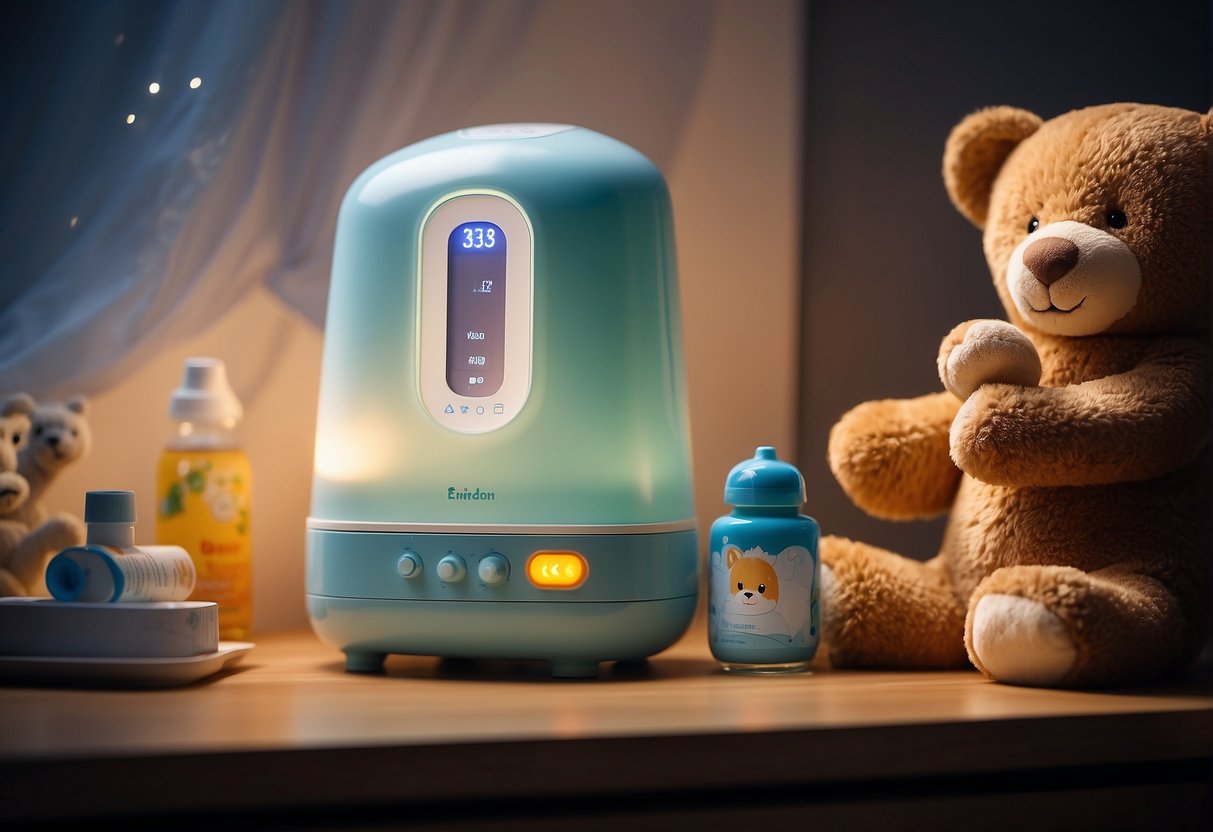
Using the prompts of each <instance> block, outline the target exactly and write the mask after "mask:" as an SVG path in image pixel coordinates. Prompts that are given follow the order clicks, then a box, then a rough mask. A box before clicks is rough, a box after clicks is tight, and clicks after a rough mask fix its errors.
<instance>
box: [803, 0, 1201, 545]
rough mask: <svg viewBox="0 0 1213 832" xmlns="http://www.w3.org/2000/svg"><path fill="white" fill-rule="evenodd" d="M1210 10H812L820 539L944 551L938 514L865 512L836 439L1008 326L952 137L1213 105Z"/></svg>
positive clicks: (810, 265) (1161, 6)
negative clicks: (968, 127)
mask: <svg viewBox="0 0 1213 832" xmlns="http://www.w3.org/2000/svg"><path fill="white" fill-rule="evenodd" d="M1209 5H1210V4H1209V3H1208V2H1207V0H1158V1H1157V2H1150V3H1140V2H1138V3H1131V2H1123V1H1122V0H1113V1H1112V2H1074V1H1073V0H1062V1H1061V2H1050V3H1046V4H1041V5H1025V4H1022V3H1019V4H984V3H973V2H961V0H927V2H922V3H898V2H871V1H869V2H846V0H812V1H811V2H810V4H809V6H808V26H807V40H808V43H807V47H806V48H807V61H806V101H805V118H806V121H805V156H804V199H805V202H804V220H805V231H804V251H803V266H804V291H803V298H802V305H803V317H802V325H803V335H802V354H801V397H802V398H801V404H800V425H799V430H800V435H799V460H798V462H799V465H800V467H801V471H802V472H803V473H804V476H805V480H806V485H807V487H808V502H807V503H806V506H805V510H806V512H807V513H809V514H811V515H813V516H814V517H816V518H817V519H818V520H819V521H820V522H821V524H822V528H823V531H824V532H826V533H835V534H842V535H846V536H848V537H853V538H857V539H862V540H865V541H868V542H870V543H874V544H877V545H880V546H884V547H886V548H890V549H893V550H894V551H898V552H901V553H903V554H906V555H911V556H914V557H918V558H926V557H930V556H932V555H934V554H935V551H936V549H937V547H938V543H939V537H940V534H941V532H942V528H943V521H942V519H938V520H932V521H926V522H908V523H891V522H886V521H880V520H876V519H874V518H870V517H868V516H867V515H865V514H864V513H863V512H861V511H860V510H859V509H857V508H855V507H854V506H853V505H852V504H851V503H850V501H849V500H848V499H847V497H846V495H845V494H843V492H842V490H841V489H840V488H839V487H838V484H837V483H836V482H835V480H834V478H833V476H832V475H831V474H830V471H829V468H828V466H827V464H826V442H827V437H828V435H829V430H830V427H831V426H832V425H833V424H834V422H835V421H836V420H837V418H838V417H839V416H840V415H842V413H843V412H845V411H846V410H847V409H849V408H850V407H852V406H854V405H855V404H857V403H859V402H861V401H865V400H867V399H873V398H892V397H908V396H915V395H919V394H922V393H927V392H931V391H934V390H939V389H941V386H940V383H939V380H938V377H937V376H936V372H935V354H936V351H937V350H938V347H939V341H940V339H941V338H942V337H943V336H944V335H945V334H947V332H948V331H949V330H950V329H951V328H952V327H953V326H954V325H955V324H957V323H959V322H960V321H963V320H966V319H968V318H978V317H999V318H1001V317H1004V314H1003V311H1002V307H1001V306H1000V305H999V303H998V300H997V297H996V295H995V293H994V287H993V284H992V282H991V277H990V274H989V270H988V269H987V267H986V264H985V260H984V257H983V256H982V251H981V233H980V232H979V231H978V230H977V229H976V228H974V227H973V226H971V225H970V224H969V223H968V222H967V221H966V220H965V219H964V218H963V217H961V216H960V215H959V214H958V213H956V211H955V210H954V209H953V208H952V206H951V203H950V202H949V201H948V197H947V194H946V192H945V191H944V187H943V177H942V174H941V172H940V170H941V163H942V159H943V147H944V142H945V140H946V138H947V135H948V131H949V130H950V129H951V128H952V126H953V125H954V124H956V123H957V122H958V121H959V120H960V119H961V118H963V117H964V116H965V115H967V114H968V113H969V112H971V111H973V110H975V109H978V108H979V107H984V106H989V105H994V104H1010V105H1014V106H1019V107H1024V108H1027V109H1030V110H1032V111H1034V112H1036V113H1038V114H1039V115H1041V116H1042V117H1044V118H1049V117H1052V116H1055V115H1058V114H1060V113H1062V112H1065V111H1067V110H1070V109H1075V108H1078V107H1084V106H1088V105H1091V104H1103V103H1108V102H1114V101H1141V102H1148V103H1156V104H1166V105H1170V106H1177V107H1186V108H1189V109H1192V110H1199V111H1204V110H1207V109H1209V107H1210V104H1213V100H1211V99H1210V91H1211V86H1213V85H1211V74H1213V69H1211V64H1210V40H1211V37H1210V35H1211V30H1210V11H1209Z"/></svg>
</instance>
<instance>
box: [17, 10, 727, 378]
mask: <svg viewBox="0 0 1213 832" xmlns="http://www.w3.org/2000/svg"><path fill="white" fill-rule="evenodd" d="M713 11H714V4H712V3H710V2H705V1H704V0H664V2H658V3H649V2H644V1H643V0H636V2H617V3H598V2H593V0H565V1H564V2H561V0H547V2H544V1H543V0H497V1H496V2H494V1H493V0H358V2H344V0H96V1H95V2H88V1H87V0H51V1H49V2H48V0H38V2H29V3H23V4H18V5H16V6H12V7H9V8H8V9H6V14H8V16H9V25H8V26H7V27H6V28H5V30H4V34H3V35H2V38H3V43H4V48H3V49H2V50H0V89H2V90H3V92H4V98H3V101H4V102H5V106H6V109H7V113H6V117H5V119H3V120H2V121H0V167H2V169H3V174H4V175H3V181H4V183H5V189H4V196H3V198H2V199H0V394H2V393H7V392H14V391H18V390H22V391H26V392H29V393H31V394H33V395H34V396H35V397H37V398H44V397H56V396H64V395H68V394H71V393H78V392H83V393H95V392H99V391H101V390H104V389H106V388H107V387H109V386H111V385H112V384H114V383H116V382H117V381H118V380H120V379H121V378H123V377H124V376H125V375H127V374H129V373H131V372H134V371H135V370H137V369H138V367H139V366H140V365H141V364H142V363H143V362H144V361H145V360H147V359H148V358H149V357H150V356H152V355H155V354H156V353H157V352H158V351H161V350H163V349H165V348H166V347H168V346H170V345H172V344H173V343H176V342H177V341H181V340H184V339H186V338H189V337H191V336H193V335H196V334H197V333H199V332H201V331H202V330H203V329H205V328H206V327H207V326H208V325H210V324H211V323H213V322H214V321H215V320H217V319H218V318H219V317H220V316H221V315H222V314H223V313H224V312H226V311H227V310H228V309H230V308H231V307H232V306H233V305H234V304H235V303H237V302H238V301H239V300H240V299H241V298H242V297H243V296H244V295H245V294H246V293H247V292H249V291H250V290H252V289H253V288H255V287H256V286H258V285H264V286H266V287H268V288H269V289H270V290H271V291H272V292H274V293H275V294H276V295H277V296H278V297H279V298H281V299H282V301H283V302H285V303H287V304H288V305H290V306H291V307H293V308H294V309H295V310H297V311H298V312H299V313H300V314H301V315H303V316H304V317H305V318H307V319H308V320H310V321H312V322H313V323H315V324H317V325H322V324H323V319H324V306H325V299H326V297H327V288H328V271H329V266H330V258H331V252H332V239H333V231H334V225H335V222H336V215H337V209H338V206H339V204H340V200H341V198H342V196H343V195H344V192H345V189H346V187H347V186H348V185H349V183H350V182H351V181H352V180H353V179H354V178H355V177H356V176H357V174H358V173H359V172H360V171H361V170H362V169H363V168H365V167H366V166H367V165H368V164H370V163H371V162H373V161H374V160H376V159H378V158H380V157H381V156H383V155H384V154H386V153H389V152H391V151H392V150H395V149H396V148H398V147H402V146H404V145H406V144H409V143H411V142H413V141H417V140H419V139H422V138H425V137H426V136H429V135H433V134H435V133H440V132H445V131H447V130H454V129H458V128H460V127H465V126H469V125H472V124H485V123H492V122H499V121H558V122H567V123H575V124H582V125H584V126H586V127H591V128H594V129H600V130H603V131H604V132H613V131H612V129H611V128H612V126H613V125H614V124H617V123H621V122H624V123H628V124H631V125H637V126H634V127H633V128H631V129H632V132H631V133H630V134H628V135H618V134H616V135H617V137H618V138H620V139H623V140H624V141H627V142H629V143H631V144H633V145H634V146H636V147H638V148H639V149H641V150H642V151H643V152H646V153H647V154H648V155H649V156H650V157H651V158H652V159H653V161H654V162H656V163H657V164H658V165H659V166H664V165H666V164H668V163H669V161H670V159H671V158H672V156H673V153H674V151H675V150H676V148H677V145H678V141H679V138H680V136H681V133H682V130H683V127H684V122H685V120H686V118H687V114H688V112H689V111H690V109H691V105H692V103H693V99H694V95H695V91H696V87H697V83H698V78H699V75H700V72H701V71H702V68H703V63H704V58H705V56H706V53H707V50H708V46H709V41H710V38H711V35H712V19H713ZM624 116H626V118H624Z"/></svg>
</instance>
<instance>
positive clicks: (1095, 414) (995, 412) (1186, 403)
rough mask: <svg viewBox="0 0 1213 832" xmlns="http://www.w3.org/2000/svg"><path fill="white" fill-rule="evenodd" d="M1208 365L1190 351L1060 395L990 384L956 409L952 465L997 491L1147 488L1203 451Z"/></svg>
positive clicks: (1153, 359) (1049, 389) (1198, 352)
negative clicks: (997, 487) (1149, 481)
mask: <svg viewBox="0 0 1213 832" xmlns="http://www.w3.org/2000/svg"><path fill="white" fill-rule="evenodd" d="M1207 379H1208V363H1207V357H1206V356H1205V354H1204V352H1203V351H1202V350H1201V349H1200V348H1197V347H1193V348H1191V349H1187V350H1183V351H1178V350H1172V351H1169V352H1167V353H1166V354H1156V355H1155V356H1153V357H1151V358H1149V359H1147V360H1144V361H1142V362H1141V363H1139V364H1138V365H1137V366H1136V367H1134V368H1133V369H1131V370H1129V371H1127V372H1124V373H1117V374H1114V375H1109V376H1105V377H1103V378H1098V379H1093V380H1091V381H1086V382H1083V383H1081V384H1072V385H1069V386H1066V387H1028V388H1025V387H1019V386H1015V385H1008V384H987V385H984V386H982V387H980V388H979V389H978V390H976V391H975V392H974V393H973V394H972V395H971V396H970V397H969V399H968V401H966V402H965V404H964V406H963V407H961V409H960V412H959V413H958V414H957V415H956V420H955V422H954V423H953V425H952V431H951V451H952V458H953V459H954V460H955V461H956V464H957V465H958V466H960V468H961V469H962V470H963V471H965V472H966V473H967V474H969V475H970V476H973V477H975V478H977V479H979V480H982V481H983V482H988V483H991V484H995V485H1012V486H1082V485H1099V484H1106V483H1115V482H1132V481H1141V480H1146V479H1151V478H1153V477H1157V476H1161V475H1163V474H1166V473H1169V472H1171V471H1174V470H1176V469H1177V468H1179V467H1180V466H1182V465H1184V464H1186V463H1188V462H1190V461H1191V460H1192V459H1193V458H1195V456H1196V454H1197V453H1198V452H1199V451H1200V449H1201V448H1202V447H1203V446H1204V445H1205V443H1206V442H1207V441H1208V424H1209V400H1208V390H1207V387H1206V384H1207Z"/></svg>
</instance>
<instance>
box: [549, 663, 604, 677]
mask: <svg viewBox="0 0 1213 832" xmlns="http://www.w3.org/2000/svg"><path fill="white" fill-rule="evenodd" d="M552 675H553V676H559V677H560V678H562V679H594V678H597V676H598V662H596V661H588V660H586V661H579V660H577V659H552Z"/></svg>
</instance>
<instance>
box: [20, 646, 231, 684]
mask: <svg viewBox="0 0 1213 832" xmlns="http://www.w3.org/2000/svg"><path fill="white" fill-rule="evenodd" d="M253 647H254V645H253V644H252V643H251V642H247V641H221V642H219V649H218V650H216V651H215V652H213V653H203V654H202V655H199V656H181V657H176V656H173V657H168V658H148V659H139V658H107V657H94V656H89V657H80V658H75V657H70V656H0V679H13V680H18V681H22V682H68V683H71V684H72V685H74V686H92V685H95V686H103V687H138V688H153V687H169V686H172V685H184V684H188V683H189V682H194V681H197V680H198V679H204V678H206V677H207V676H210V675H211V674H212V673H217V672H218V671H220V670H222V669H224V668H225V667H230V666H233V665H235V664H236V663H238V662H239V661H240V660H241V659H242V658H244V656H245V654H246V653H248V652H249V651H250V650H252V649H253Z"/></svg>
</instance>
